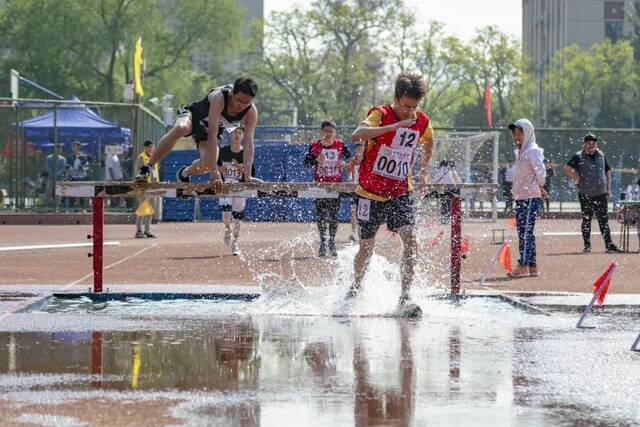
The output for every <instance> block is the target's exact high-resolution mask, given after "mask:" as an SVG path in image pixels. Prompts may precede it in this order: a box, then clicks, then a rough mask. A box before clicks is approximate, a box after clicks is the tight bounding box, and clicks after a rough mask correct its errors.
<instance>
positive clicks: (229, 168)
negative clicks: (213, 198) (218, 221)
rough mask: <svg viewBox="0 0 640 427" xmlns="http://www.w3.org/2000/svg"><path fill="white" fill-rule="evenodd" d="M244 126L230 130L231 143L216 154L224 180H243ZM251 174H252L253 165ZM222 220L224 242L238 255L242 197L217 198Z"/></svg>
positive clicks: (243, 205)
mask: <svg viewBox="0 0 640 427" xmlns="http://www.w3.org/2000/svg"><path fill="white" fill-rule="evenodd" d="M243 138H244V127H242V126H238V127H236V128H235V129H233V130H232V131H231V145H227V146H224V147H222V148H221V149H220V154H219V156H218V170H219V171H220V174H221V175H222V179H223V180H224V182H243V181H244V179H245V171H244V165H243V149H242V139H243ZM251 167H252V172H251V176H253V171H254V170H253V165H252V166H251ZM219 204H220V210H221V211H222V222H224V226H225V231H224V243H225V245H227V246H229V247H230V248H231V253H232V254H233V255H239V253H240V251H239V250H238V238H239V237H240V222H241V221H242V219H243V218H244V208H245V204H246V199H245V198H244V197H221V198H220V199H219Z"/></svg>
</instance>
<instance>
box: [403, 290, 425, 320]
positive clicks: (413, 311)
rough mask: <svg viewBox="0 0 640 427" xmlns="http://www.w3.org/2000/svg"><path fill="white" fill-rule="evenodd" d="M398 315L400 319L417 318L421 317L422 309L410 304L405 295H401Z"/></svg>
mask: <svg viewBox="0 0 640 427" xmlns="http://www.w3.org/2000/svg"><path fill="white" fill-rule="evenodd" d="M398 315H399V316H400V317H407V318H419V317H422V309H421V308H420V306H419V305H418V304H416V303H414V302H412V301H411V299H410V298H409V297H408V296H407V295H403V296H401V297H400V301H398Z"/></svg>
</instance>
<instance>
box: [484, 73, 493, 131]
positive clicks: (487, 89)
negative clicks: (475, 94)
mask: <svg viewBox="0 0 640 427" xmlns="http://www.w3.org/2000/svg"><path fill="white" fill-rule="evenodd" d="M484 112H485V114H486V116H487V124H488V125H489V127H491V123H492V117H491V84H490V83H489V80H487V83H486V84H485V86H484Z"/></svg>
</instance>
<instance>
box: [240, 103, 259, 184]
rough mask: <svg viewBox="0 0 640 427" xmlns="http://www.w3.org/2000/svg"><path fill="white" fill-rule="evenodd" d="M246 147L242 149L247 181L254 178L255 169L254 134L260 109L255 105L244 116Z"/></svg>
mask: <svg viewBox="0 0 640 427" xmlns="http://www.w3.org/2000/svg"><path fill="white" fill-rule="evenodd" d="M243 122H244V131H245V137H244V147H243V150H242V164H243V165H244V179H245V181H247V182H248V181H251V180H252V178H253V177H252V174H251V172H252V171H253V168H252V166H253V151H254V150H253V134H254V133H255V130H256V124H257V123H258V109H257V108H256V106H255V105H252V106H251V109H250V110H249V111H247V114H246V115H245V116H244V119H243Z"/></svg>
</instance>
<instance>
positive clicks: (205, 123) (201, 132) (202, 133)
mask: <svg viewBox="0 0 640 427" xmlns="http://www.w3.org/2000/svg"><path fill="white" fill-rule="evenodd" d="M215 90H220V91H221V92H222V97H223V99H224V107H223V108H222V114H221V116H222V117H220V123H219V124H218V135H217V137H218V141H220V140H222V135H223V133H224V130H225V129H231V128H232V127H234V126H235V125H236V124H238V122H240V120H242V119H243V118H244V116H245V115H246V114H247V112H248V111H249V110H250V109H251V107H252V106H253V104H251V105H249V106H248V107H247V108H245V109H244V110H242V111H241V112H240V113H238V114H236V115H235V116H232V115H231V114H229V112H228V111H227V108H228V106H229V94H230V92H231V91H232V90H233V85H225V86H221V87H217V88H214V89H211V90H210V91H209V92H208V93H207V96H205V97H204V99H202V100H201V101H196V102H192V103H191V104H189V105H187V106H184V107H182V108H184V109H185V110H188V111H190V113H191V123H192V129H193V133H192V134H193V139H195V140H196V142H199V141H203V140H206V139H207V132H208V129H209V108H210V107H211V104H210V103H209V95H210V94H211V92H213V91H215ZM178 113H180V110H178Z"/></svg>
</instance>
